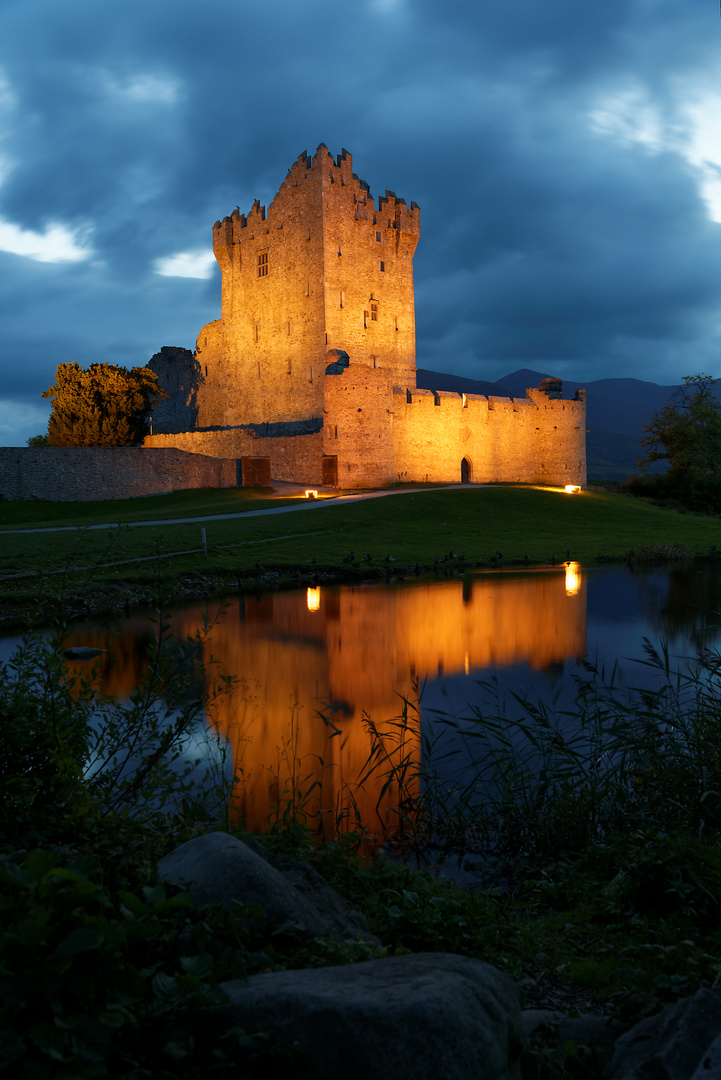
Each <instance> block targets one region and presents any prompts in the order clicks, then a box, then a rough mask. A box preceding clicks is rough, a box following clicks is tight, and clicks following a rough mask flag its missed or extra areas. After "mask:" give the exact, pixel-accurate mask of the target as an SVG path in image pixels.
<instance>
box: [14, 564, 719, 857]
mask: <svg viewBox="0 0 721 1080" xmlns="http://www.w3.org/2000/svg"><path fill="white" fill-rule="evenodd" d="M720 612H721V567H720V566H719V564H717V563H707V564H705V565H703V566H699V565H695V564H689V565H683V566H675V567H673V568H671V569H653V570H648V569H644V570H631V569H629V568H627V567H611V568H609V567H598V568H588V569H587V568H583V567H581V566H580V565H579V564H577V563H568V564H561V565H559V566H558V567H551V568H545V569H538V570H531V571H526V572H517V571H511V570H508V571H506V570H494V571H490V572H482V573H471V574H466V575H465V576H464V577H462V578H461V577H456V578H448V579H447V580H443V581H427V580H406V581H402V582H397V583H394V584H391V585H376V584H367V585H359V586H339V587H328V588H326V587H318V588H308V589H304V590H302V591H297V592H276V593H272V594H267V595H264V596H260V597H234V598H229V599H228V600H226V601H225V602H224V603H222V604H221V603H217V602H212V603H203V604H201V603H195V604H192V605H188V606H186V607H185V608H183V609H181V610H174V611H172V612H170V613H169V614H168V616H167V620H166V621H167V623H168V627H169V635H170V636H171V638H172V639H173V640H174V641H175V642H183V641H185V640H186V639H187V638H188V637H190V636H192V635H194V634H196V633H198V632H201V633H205V632H206V631H207V634H206V637H205V640H204V644H203V650H202V651H203V656H204V659H205V661H206V663H207V662H208V661H209V660H210V658H211V656H212V657H213V658H215V659H216V660H217V661H218V664H217V665H215V664H208V665H207V674H206V676H205V678H206V680H207V681H208V683H210V681H212V680H213V679H214V678H215V677H216V676H217V673H218V671H219V670H221V669H222V670H225V671H227V672H228V673H229V674H231V675H232V676H234V677H235V682H234V683H233V685H232V686H231V688H230V690H229V691H228V692H227V693H226V694H224V695H223V696H222V697H221V698H220V699H219V701H218V702H217V703H216V705H215V707H214V710H213V715H212V717H211V718H210V720H211V722H212V723H213V724H214V725H215V727H216V728H217V730H218V732H219V733H220V734H221V735H222V737H223V739H224V740H226V745H227V746H228V748H229V750H230V752H231V753H232V759H233V767H234V770H235V774H236V775H237V777H238V781H237V784H236V789H235V791H236V800H235V811H234V812H235V813H236V814H238V815H241V816H242V819H243V821H244V822H245V825H246V827H247V828H249V829H250V830H254V831H256V830H257V831H260V830H263V829H264V828H266V827H267V824H268V821H269V818H271V817H272V816H273V814H274V813H275V811H274V805H275V806H277V804H278V803H279V802H280V803H281V804H282V803H283V801H284V799H287V798H288V797H289V795H290V794H291V791H292V792H295V794H296V796H297V795H298V793H300V797H301V800H302V801H303V803H304V807H305V808H306V809H307V810H308V812H309V813H311V815H312V816H313V818H314V820H315V821H316V823H317V825H318V828H319V829H320V830H321V831H322V832H324V833H325V835H326V836H330V835H332V834H333V832H334V830H335V827H336V824H337V823H338V822H345V823H346V824H347V822H348V821H353V820H354V818H355V817H356V816H360V818H361V819H362V820H363V822H364V823H365V824H366V826H367V827H369V828H370V829H371V830H372V831H373V830H376V831H377V832H378V835H379V836H380V835H382V833H383V830H384V829H387V828H390V827H391V824H392V821H393V820H394V814H395V808H396V805H397V800H398V798H399V791H398V786H397V785H395V784H391V785H389V786H388V787H387V788H386V787H385V786H384V771H383V760H384V758H386V759H391V758H392V759H393V760H394V761H396V763H398V762H402V761H403V762H405V763H406V764H407V765H408V766H411V767H413V766H415V765H417V764H418V762H419V761H420V760H421V756H422V755H423V754H424V753H426V752H427V747H425V748H424V746H423V742H422V740H423V736H424V734H426V735H427V733H428V730H429V729H430V727H432V725H433V720H434V717H435V716H436V714H437V712H438V711H442V712H443V713H445V714H450V715H453V716H455V717H463V716H469V715H470V714H471V713H472V711H473V708H474V707H475V708H483V709H488V708H491V707H492V706H490V705H489V694H490V696H491V697H493V696H495V697H496V698H497V699H498V708H499V709H503V710H510V711H511V712H512V711H513V709H516V710H517V709H518V705H517V702H516V701H515V698H514V697H513V695H514V694H521V695H523V694H528V695H529V696H530V697H532V698H534V699H536V698H537V699H539V700H543V701H546V702H548V703H552V704H553V705H554V706H555V707H556V708H563V706H564V704H566V703H567V702H568V700H569V699H570V697H571V696H572V694H573V689H574V676H579V675H583V673H584V668H583V666H582V661H583V659H584V658H585V657H590V658H591V659H592V660H593V661H594V662H596V663H597V664H599V665H605V666H606V667H607V668H608V669H610V668H611V667H612V666H613V665H614V664H615V663H616V662H618V664H619V676H618V677H619V678H621V679H625V680H626V681H627V682H629V683H631V684H634V683H646V682H647V681H648V680H650V679H652V678H653V673H652V672H650V671H649V669H648V668H647V667H645V666H644V665H643V664H641V663H639V662H638V661H640V660H642V659H643V655H644V654H643V639H644V637H648V638H650V639H651V640H652V641H654V642H656V643H659V642H666V643H668V647H669V649H670V651H671V652H672V653H673V654H674V656H676V657H679V658H682V659H683V658H685V657H690V656H692V655H693V654H694V653H695V652H696V651H697V650H698V649H699V648H701V647H714V646H716V645H717V644H718V643H719V638H720V637H721V614H719V613H720ZM152 632H153V621H152V617H151V616H149V615H145V614H142V615H141V614H139V615H131V616H129V617H123V618H120V619H118V620H117V621H115V622H111V623H109V624H107V625H104V626H100V625H97V624H92V625H91V624H79V625H75V626H73V627H72V629H71V633H70V635H69V637H68V642H67V643H68V644H69V645H89V646H94V647H97V648H101V649H106V650H107V654H106V655H104V656H103V657H102V658H101V663H100V668H99V676H100V678H102V680H103V684H104V688H105V690H106V691H107V692H108V693H110V694H112V695H115V696H117V697H121V698H122V697H123V696H125V695H127V694H128V692H129V691H130V690H131V689H132V688H133V687H134V686H135V685H136V684H137V682H138V681H139V679H140V678H141V677H142V674H143V672H144V670H145V667H146V665H147V653H148V644H149V641H150V637H151V634H152ZM12 646H13V639H11V638H5V639H4V640H3V641H2V642H0V656H1V657H2V658H6V657H7V655H9V652H10V650H11V648H12ZM87 668H88V665H86V666H85V669H86V670H87ZM489 684H490V686H491V690H490V691H489V689H488V686H489ZM484 686H485V689H484ZM419 699H420V705H419ZM404 706H405V708H406V712H407V723H406V724H405V725H398V724H397V723H396V724H394V723H393V722H392V721H393V718H396V717H398V716H399V715H400V714H402V713H403V710H404ZM493 707H495V706H493ZM469 722H470V721H469ZM463 731H464V728H463V725H461V726H460V727H459V729H458V730H457V731H456V736H455V738H456V743H455V744H454V745H455V749H456V750H458V749H459V747H461V750H462V745H463V739H462V734H463ZM459 740H460V741H459ZM372 754H375V760H376V761H377V763H378V767H377V768H376V769H375V771H372V772H371V775H368V772H369V769H368V762H369V759H370V758H371V756H372ZM364 776H365V779H364V781H363V783H362V784H359V783H358V780H359V777H364ZM310 789H312V790H310Z"/></svg>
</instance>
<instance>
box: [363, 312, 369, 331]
mask: <svg viewBox="0 0 721 1080" xmlns="http://www.w3.org/2000/svg"><path fill="white" fill-rule="evenodd" d="M367 325H368V312H367V311H364V312H363V329H364V330H365V328H366V326H367Z"/></svg>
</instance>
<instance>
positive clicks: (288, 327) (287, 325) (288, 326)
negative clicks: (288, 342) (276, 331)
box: [285, 319, 292, 337]
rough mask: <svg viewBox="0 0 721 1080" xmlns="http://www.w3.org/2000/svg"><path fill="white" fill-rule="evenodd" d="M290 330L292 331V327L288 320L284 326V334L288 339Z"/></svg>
mask: <svg viewBox="0 0 721 1080" xmlns="http://www.w3.org/2000/svg"><path fill="white" fill-rule="evenodd" d="M291 330H292V326H291V324H290V319H288V322H287V323H286V324H285V332H286V334H287V335H288V337H290V334H291Z"/></svg>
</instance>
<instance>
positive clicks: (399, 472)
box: [155, 143, 586, 488]
mask: <svg viewBox="0 0 721 1080" xmlns="http://www.w3.org/2000/svg"><path fill="white" fill-rule="evenodd" d="M419 236H420V209H419V207H418V204H417V203H415V202H411V203H410V204H409V203H408V202H407V201H406V199H404V198H401V197H399V196H398V195H396V193H395V191H392V190H391V189H389V188H386V190H385V193H384V194H383V195H380V196H379V197H378V199H377V200H375V199H374V198H373V195H372V194H371V190H370V187H369V185H368V184H367V183H366V182H365V181H364V180H361V179H360V177H359V176H358V174H357V173H355V172H353V158H352V155H351V154H349V153H348V151H347V150H345V149H343V150H342V151H341V153H340V154H338V155H337V157H334V156H333V155H332V154H331V153H330V151H329V150H328V148H327V146H326V145H325V144H324V143H321V144H320V145H319V146H318V148H317V149H316V151H315V153H313V154H308V153H307V151H303V153H302V154H300V155H299V156H298V158H297V159H296V161H294V162H293V164H292V165H291V167H290V169H288V172H287V175H286V177H285V179H284V180H283V182H282V184H281V185H280V187H279V189H278V192H277V194H276V195H275V197H274V198H273V200H272V202H271V203H270V204H269V206H268V207H267V210H266V207H265V206H261V204H260V201H259V200H258V199H256V200H255V201H254V203H253V205H252V207H251V208H250V210H249V211H248V213H247V214H245V213H241V211H240V207H236V208H235V210H234V211H233V212H232V213H231V214H230V215H228V216H226V217H224V218H223V219H222V221H216V223H215V225H214V226H213V251H214V253H215V256H216V258H217V260H218V264H219V266H220V268H221V270H222V274H223V285H222V289H223V291H222V302H221V317H220V319H218V320H216V321H215V322H213V323H209V324H208V325H207V326H204V327H203V329H202V330H201V332H200V334H199V336H198V341H197V346H196V352H195V357H194V360H193V363H194V365H195V367H194V379H195V381H194V382H193V384H192V388H191V389H192V393H191V397H190V399H189V404H188V403H186V404H185V405H184V406H183V408H184V409H185V412H183V411H182V410H179V409H178V408H177V407H176V405H175V403H169V406H168V409H167V410H166V412H167V413H168V416H169V419H168V420H167V422H166V428H165V431H164V432H162V431H160V429H156V430H157V435H156V436H155V438H156V439H161V440H164V439H172V440H173V441H174V445H180V442H178V440H181V441H182V447H183V449H192V448H193V446H194V445H195V441H196V440H199V442H198V446H200V445H202V447H203V452H204V453H213V452H217V453H221V455H222V456H231V457H232V456H233V454H235V456H236V457H242V456H243V455H246V454H248V453H249V448H250V456H251V457H253V456H261V455H265V456H267V457H268V458H269V460H270V461H271V471H272V475H273V476H274V477H275V478H276V479H286V480H296V481H301V482H307V483H309V484H310V483H312V484H318V483H321V482H322V483H324V484H326V485H329V486H334V487H341V488H353V487H360V486H380V485H384V484H388V483H392V482H394V481H405V480H408V481H413V480H416V481H434V482H448V481H451V482H452V481H454V480H463V481H470V482H473V481H476V482H482V481H513V482H527V483H547V484H567V483H570V484H580V485H581V486H584V485H585V482H586V473H585V399H584V394H583V392H579V393H578V394H577V395H576V398H575V399H574V400H571V401H569V400H565V401H564V400H563V398H562V384H561V381H560V379H557V378H548V379H545V380H544V381H543V382H542V384H541V386H540V387H539V388H537V389H531V390H528V391H527V394H526V397H525V398H509V397H500V396H496V395H492V396H490V397H484V396H483V395H482V394H458V393H456V392H454V391H445V390H421V389H418V388H417V387H416V362H415V310H414V296H413V255H414V253H415V249H416V245H417V243H418V239H419ZM161 359H163V358H161ZM160 367H161V368H162V369H163V370H164V371H165V369H166V368H168V364H167V363H164V364H160ZM169 378H170V376H169ZM171 381H172V380H171ZM176 381H177V380H176ZM161 385H162V383H161ZM186 397H187V394H186ZM191 405H192V407H193V409H194V410H195V430H194V431H187V432H182V433H180V434H178V424H179V419H178V418H179V417H180V416H183V417H185V416H186V415H189V413H188V409H189V408H190V406H191ZM259 432H262V438H261V437H259V436H258V437H255V436H257V435H258V433H259ZM259 444H262V449H258V448H257V447H258V445H259ZM213 448H214V449H213Z"/></svg>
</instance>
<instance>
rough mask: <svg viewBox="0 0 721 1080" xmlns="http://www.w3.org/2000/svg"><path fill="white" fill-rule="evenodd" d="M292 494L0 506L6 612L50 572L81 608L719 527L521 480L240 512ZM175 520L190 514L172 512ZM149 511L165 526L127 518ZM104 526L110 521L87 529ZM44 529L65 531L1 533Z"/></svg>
mask: <svg viewBox="0 0 721 1080" xmlns="http://www.w3.org/2000/svg"><path fill="white" fill-rule="evenodd" d="M293 503H296V504H297V500H289V499H276V498H274V497H273V496H272V495H270V494H268V493H264V492H247V491H242V490H241V491H215V492H209V491H200V492H181V493H177V494H175V495H169V496H158V497H153V498H150V499H137V500H124V501H122V502H119V503H74V504H68V503H62V504H58V503H52V504H37V503H34V504H27V503H3V506H2V510H3V514H2V530H0V531H2V533H3V535H2V549H1V550H0V603H2V605H3V610H4V614H5V615H6V616H8V615H9V616H12V615H13V614H14V615H17V614H22V613H25V614H32V613H33V612H35V611H38V610H39V609H40V608H42V605H43V604H44V597H45V595H49V594H51V593H53V592H57V590H58V580H59V578H60V577H62V590H63V594H64V596H65V597H66V599H68V600H69V601H70V602H72V603H75V605H76V608H77V610H78V612H84V613H85V612H88V611H92V610H93V609H95V610H100V609H102V608H103V607H108V608H113V607H116V606H118V605H122V604H123V603H124V602H128V603H131V604H133V603H136V602H141V601H142V600H143V599H147V597H148V596H154V595H157V593H158V590H160V591H161V592H163V593H165V594H166V595H173V596H182V595H189V594H191V595H192V594H197V593H198V592H208V591H210V592H213V591H223V590H224V589H228V590H236V589H238V588H240V589H241V590H253V589H256V590H257V589H263V588H269V587H278V585H279V584H280V585H289V584H293V583H294V582H295V583H301V582H305V581H312V580H314V579H316V578H317V579H318V580H329V579H333V580H340V579H343V578H345V579H349V580H354V579H355V580H363V579H365V578H369V577H371V578H372V577H374V576H375V577H378V576H381V577H382V576H384V575H385V576H388V575H389V574H390V573H393V572H402V571H403V570H404V569H407V570H411V571H413V570H416V568H418V569H420V570H431V571H433V570H434V569H438V567H439V564H440V567H441V569H447V568H448V567H447V565H446V563H447V561H448V560H447V557H448V556H449V554H450V553H451V552H453V553H454V556H455V559H454V561H453V564H454V566H455V567H456V568H458V567H459V566H460V565H463V564H466V565H470V566H473V565H484V564H489V563H490V562H492V561H493V560H494V559H495V558H496V556H497V553H500V555H501V557H502V559H501V561H502V562H503V563H504V564H508V563H513V562H516V563H521V564H522V563H524V562H528V563H532V564H536V563H540V564H543V563H547V562H549V561H551V560H554V559H555V560H557V561H562V560H564V559H566V558H573V559H575V560H578V561H580V562H583V563H591V562H596V561H598V560H599V559H621V558H623V557H624V556H625V555H626V554H627V553H628V552H629V551H630V550H632V549H634V548H638V547H641V546H643V545H648V544H659V543H671V544H679V545H683V546H684V547H686V548H687V549H688V550H689V551H690V552H691V553H692V554H694V555H699V556H702V555H707V554H709V552H710V551H711V550H712V548H713V545H715V544H718V543H719V541H720V537H721V528H720V527H719V523H718V519H715V518H708V517H704V516H701V515H695V514H680V513H678V512H677V511H672V510H665V509H661V508H659V507H656V506H652V505H651V504H648V503H645V502H643V501H639V500H636V499H632V498H631V497H629V496H624V495H618V494H605V493H596V492H583V493H581V494H577V495H573V496H567V495H565V494H563V493H561V492H559V491H557V490H549V489H539V488H532V487H520V486H519V487H502V486H492V487H485V488H462V489H459V488H454V489H447V490H440V491H439V490H429V491H424V490H422V489H419V490H413V491H405V492H403V493H402V494H399V495H390V496H387V497H383V498H374V499H370V500H368V501H361V502H354V503H348V502H344V501H343V499H333V500H330V501H328V502H326V503H324V504H323V505H314V506H312V507H309V506H307V505H305V504H303V506H302V508H301V509H299V510H295V511H293V512H292V513H280V514H272V515H269V516H264V515H263V516H256V515H251V516H248V513H247V511H251V510H258V509H270V508H278V509H280V508H282V507H284V506H288V505H292V504H293ZM237 513H241V514H242V516H238V517H225V518H221V519H217V520H211V521H205V522H204V521H202V520H200V519H201V518H202V517H203V516H204V515H210V514H226V515H227V514H237ZM178 517H193V518H196V519H198V520H194V521H193V522H192V523H173V519H176V518H178ZM159 518H163V519H167V520H168V522H169V523H165V524H162V525H152V524H141V525H134V524H133V522H147V521H152V520H157V519H159ZM112 523H117V526H118V527H113V528H107V529H104V528H96V527H95V526H97V525H101V524H108V525H110V524H112ZM49 526H52V527H54V528H55V529H58V530H61V529H62V530H65V531H52V532H30V533H19V532H14V531H11V530H17V529H25V528H27V529H38V528H42V527H45V528H47V527H49ZM90 526H93V528H90ZM201 530H204V531H205V546H203V538H202V533H201ZM351 559H352V561H351ZM441 560H442V562H441ZM40 571H41V572H40Z"/></svg>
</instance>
